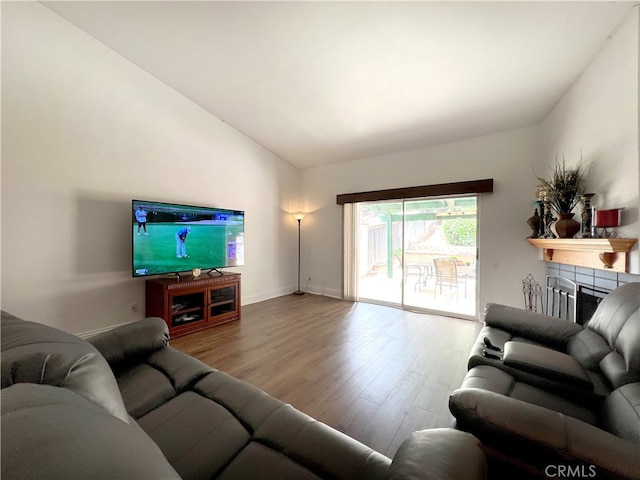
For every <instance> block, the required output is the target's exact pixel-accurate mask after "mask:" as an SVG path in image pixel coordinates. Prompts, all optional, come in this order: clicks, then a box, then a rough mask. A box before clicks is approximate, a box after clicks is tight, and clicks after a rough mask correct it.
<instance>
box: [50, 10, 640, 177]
mask: <svg viewBox="0 0 640 480" xmlns="http://www.w3.org/2000/svg"><path fill="white" fill-rule="evenodd" d="M42 4H43V5H45V6H47V7H48V8H49V9H51V10H52V11H54V12H55V13H57V14H58V15H60V16H62V17H64V18H65V19H67V20H68V21H70V22H71V23H73V24H74V25H76V26H78V27H79V28H81V29H82V30H84V31H85V32H87V33H88V34H89V35H91V36H92V37H94V38H96V39H97V40H99V41H100V42H102V43H104V44H105V45H107V46H108V47H109V48H111V49H113V50H114V51H115V52H117V53H119V54H120V55H122V56H123V57H125V58H127V59H128V60H130V61H131V62H133V63H134V64H136V65H138V66H139V67H140V68H142V69H143V70H145V71H147V72H149V73H150V74H152V75H153V76H155V77H156V78H157V79H158V80H160V81H162V82H164V83H165V84H166V85H168V86H170V87H171V88H173V89H174V90H176V91H177V92H179V93H181V94H182V95H184V96H185V97H187V98H189V99H190V100H192V101H193V102H195V103H197V104H198V105H200V106H202V108H204V109H206V110H207V111H209V112H211V113H212V114H213V115H215V116H216V117H218V118H220V119H222V120H223V121H225V122H226V123H228V124H229V125H231V126H233V127H234V128H236V129H237V130H239V131H240V132H242V133H244V134H245V135H247V136H248V137H250V138H252V139H253V140H255V141H256V142H258V143H259V144H261V145H263V146H264V147H265V148H267V149H269V150H270V151H272V152H274V153H275V154H277V155H278V156H280V157H282V158H283V159H285V160H287V161H288V162H290V163H292V164H293V165H296V166H297V167H300V168H306V167H311V166H315V165H321V164H326V163H332V162H341V161H347V160H352V159H356V158H363V157H368V156H375V155H380V154H386V153H390V152H394V151H401V150H410V149H414V148H419V147H423V146H428V145H434V144H441V143H446V142H451V141H457V140H461V139H465V138H470V137H474V136H479V135H484V134H489V133H493V132H497V131H503V130H509V129H513V128H519V127H523V126H527V125H532V124H537V123H539V122H540V121H542V120H543V119H544V117H545V116H546V115H547V114H548V113H549V111H550V110H551V109H552V108H553V106H554V105H555V104H556V103H557V102H558V100H559V99H560V98H561V97H562V95H563V94H564V93H565V92H566V91H567V89H568V88H569V87H570V86H571V84H572V83H573V82H574V81H575V80H576V79H577V78H578V77H579V76H580V74H581V72H583V71H584V69H585V68H586V67H587V66H588V65H589V63H590V62H591V61H592V60H593V59H594V58H595V57H596V56H597V54H598V52H599V51H600V50H601V49H602V48H603V47H604V45H605V44H606V42H607V40H608V38H610V36H611V35H612V34H614V33H615V30H616V28H617V27H619V25H620V24H621V23H622V22H623V21H624V20H625V19H626V17H628V16H629V15H630V14H631V10H632V8H634V7H633V2H628V1H617V2H613V1H611V2H599V1H590V2H589V1H587V2H585V1H569V2H557V1H514V2H506V1H481V0H480V1H478V0H477V1H469V2H457V1H425V2H420V1H417V2H399V1H387V2H384V1H382V2H358V1H343V2H322V1H321V2H306V1H299V2H298V1H283V2H270V1H257V2H244V1H220V2H212V1H194V2H186V1H185V2H183V1H140V2H135V1H133V2H129V1H127V2H119V1H111V2H109V1H108V2H94V1H88V2H84V1H74V2H42Z"/></svg>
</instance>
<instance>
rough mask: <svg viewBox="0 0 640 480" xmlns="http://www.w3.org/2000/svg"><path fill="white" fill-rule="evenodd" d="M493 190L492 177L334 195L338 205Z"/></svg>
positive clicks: (489, 191)
mask: <svg viewBox="0 0 640 480" xmlns="http://www.w3.org/2000/svg"><path fill="white" fill-rule="evenodd" d="M491 192H493V178H488V179H484V180H471V181H468V182H453V183H440V184H437V185H423V186H420V187H403V188H391V189H389V190H375V191H371V192H359V193H343V194H340V195H337V196H336V202H337V203H338V205H344V204H345V203H358V202H375V201H378V200H400V199H403V198H423V197H441V196H444V195H464V194H467V193H491Z"/></svg>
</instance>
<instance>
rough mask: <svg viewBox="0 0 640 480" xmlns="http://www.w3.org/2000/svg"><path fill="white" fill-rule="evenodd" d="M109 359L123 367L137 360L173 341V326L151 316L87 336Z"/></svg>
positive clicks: (117, 365) (110, 361)
mask: <svg viewBox="0 0 640 480" xmlns="http://www.w3.org/2000/svg"><path fill="white" fill-rule="evenodd" d="M87 341H88V342H89V343H91V344H92V345H93V346H94V347H96V348H97V349H98V351H99V352H100V353H101V354H102V356H104V358H106V360H107V362H109V365H111V366H112V367H116V368H117V367H119V366H121V365H123V364H126V363H127V362H136V361H139V360H140V359H141V358H143V357H147V356H149V355H150V354H152V353H153V352H155V351H156V350H158V349H159V348H162V347H164V346H166V345H168V343H169V328H168V327H167V324H166V323H165V321H164V320H163V319H161V318H159V317H148V318H143V319H142V320H138V321H137V322H131V323H127V324H125V325H121V326H119V327H116V328H114V329H112V330H109V331H107V332H104V333H100V334H98V335H95V336H93V337H90V338H88V339H87Z"/></svg>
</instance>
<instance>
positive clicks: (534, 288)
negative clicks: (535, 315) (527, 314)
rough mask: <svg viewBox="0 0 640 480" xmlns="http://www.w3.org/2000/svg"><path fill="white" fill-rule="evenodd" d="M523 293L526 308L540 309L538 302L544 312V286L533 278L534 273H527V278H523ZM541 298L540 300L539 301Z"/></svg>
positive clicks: (531, 309)
mask: <svg viewBox="0 0 640 480" xmlns="http://www.w3.org/2000/svg"><path fill="white" fill-rule="evenodd" d="M522 294H523V295H524V308H525V309H527V310H529V311H531V312H537V311H538V303H539V304H540V309H541V311H542V313H544V309H543V304H542V299H543V296H542V286H541V285H540V284H539V283H538V282H536V280H535V279H534V278H533V275H531V274H529V275H527V278H525V279H524V280H522ZM538 300H539V302H538Z"/></svg>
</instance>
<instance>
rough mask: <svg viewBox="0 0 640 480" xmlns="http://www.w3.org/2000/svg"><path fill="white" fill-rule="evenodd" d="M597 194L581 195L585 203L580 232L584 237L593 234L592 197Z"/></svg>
mask: <svg viewBox="0 0 640 480" xmlns="http://www.w3.org/2000/svg"><path fill="white" fill-rule="evenodd" d="M595 196H596V194H595V193H585V194H584V195H582V196H581V197H580V200H582V203H583V205H584V206H583V208H582V213H581V216H580V234H581V237H582V238H589V237H591V236H592V233H591V223H592V216H591V199H592V198H593V197H595Z"/></svg>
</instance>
